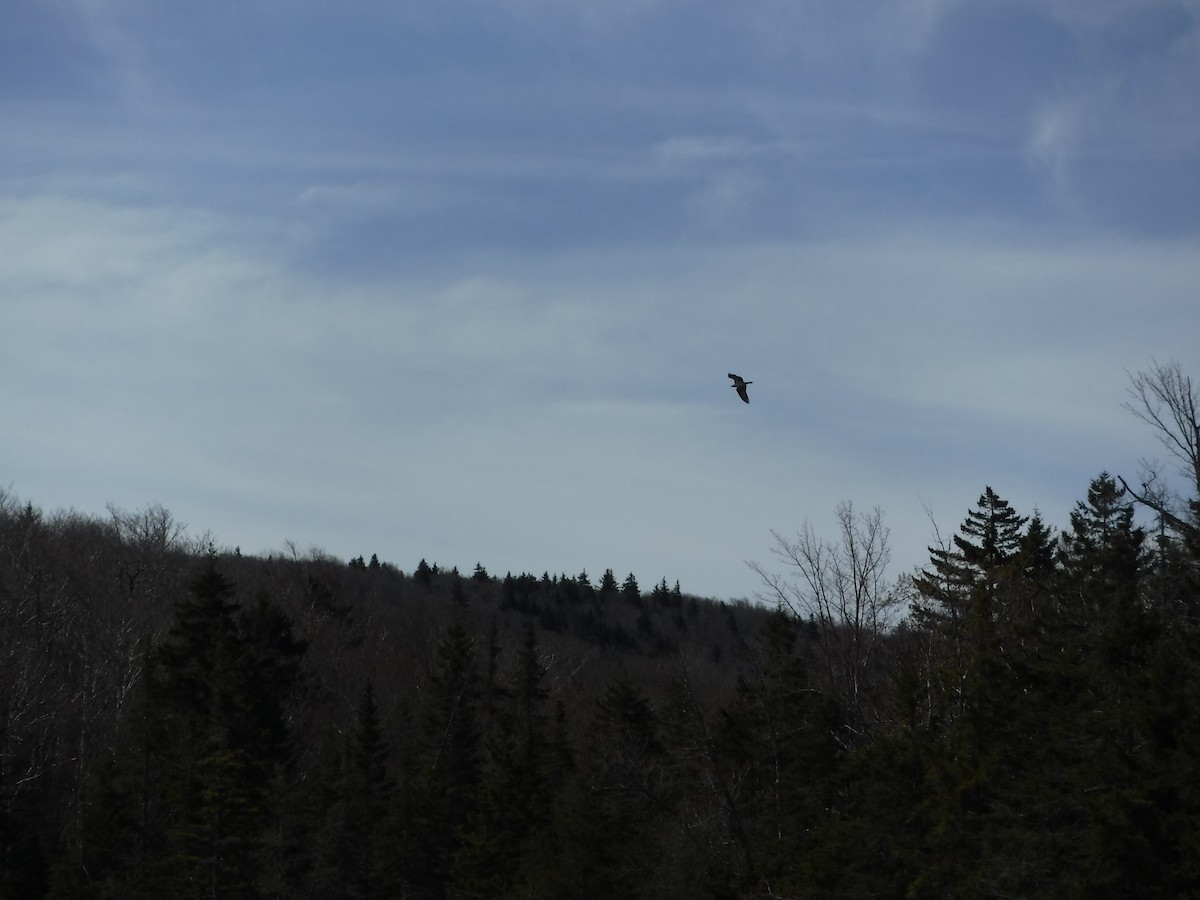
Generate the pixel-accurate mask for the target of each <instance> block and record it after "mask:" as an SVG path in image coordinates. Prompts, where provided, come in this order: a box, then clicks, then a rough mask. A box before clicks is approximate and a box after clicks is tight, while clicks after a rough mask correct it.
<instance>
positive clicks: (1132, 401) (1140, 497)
mask: <svg viewBox="0 0 1200 900" xmlns="http://www.w3.org/2000/svg"><path fill="white" fill-rule="evenodd" d="M1129 380H1130V386H1129V400H1128V401H1127V402H1126V403H1125V404H1124V406H1125V408H1126V409H1127V410H1129V411H1130V412H1131V413H1133V414H1134V415H1135V416H1137V418H1139V419H1141V420H1142V421H1143V422H1145V423H1146V424H1147V425H1149V426H1150V427H1151V429H1153V431H1154V432H1155V434H1156V436H1157V437H1158V439H1159V441H1161V442H1162V445H1163V446H1164V447H1166V448H1167V451H1168V452H1169V453H1170V454H1171V455H1172V456H1173V457H1175V459H1176V460H1177V461H1178V462H1179V465H1180V474H1181V475H1182V476H1183V477H1184V478H1185V479H1187V481H1188V490H1189V491H1190V492H1191V495H1192V496H1191V497H1190V498H1185V499H1184V500H1183V501H1182V502H1181V499H1180V498H1179V497H1178V496H1177V494H1175V493H1174V492H1173V491H1171V490H1170V489H1169V488H1168V487H1167V486H1166V485H1164V484H1163V482H1162V478H1161V476H1162V469H1161V466H1160V465H1159V464H1158V463H1157V462H1153V461H1146V460H1142V471H1141V473H1140V482H1141V484H1140V489H1138V490H1135V489H1133V488H1132V487H1130V486H1129V483H1128V482H1126V481H1125V479H1124V478H1121V479H1120V481H1121V486H1122V487H1124V488H1125V490H1126V491H1127V492H1128V494H1129V496H1131V497H1133V499H1134V500H1136V501H1137V502H1138V503H1140V504H1142V505H1143V506H1146V507H1148V508H1149V509H1152V510H1154V511H1155V512H1156V513H1158V515H1159V516H1161V517H1162V519H1163V521H1164V522H1165V523H1166V524H1167V525H1168V526H1170V527H1171V528H1174V529H1176V530H1177V531H1180V532H1183V533H1184V534H1188V535H1193V536H1194V534H1195V532H1196V529H1197V527H1198V523H1197V521H1196V516H1197V512H1196V510H1195V509H1194V505H1195V504H1196V503H1197V502H1200V417H1198V416H1197V405H1198V401H1197V396H1196V388H1195V386H1194V385H1193V384H1192V379H1191V377H1190V376H1187V375H1185V374H1183V370H1182V369H1181V368H1180V366H1179V363H1178V362H1175V361H1174V360H1172V361H1171V362H1168V363H1157V362H1156V363H1154V365H1153V367H1152V368H1151V369H1150V371H1148V372H1138V373H1136V374H1133V375H1130V376H1129ZM1188 506H1192V507H1193V510H1192V512H1191V513H1187V512H1183V511H1182V510H1183V509H1186V508H1187V507H1188ZM1189 519H1190V521H1189Z"/></svg>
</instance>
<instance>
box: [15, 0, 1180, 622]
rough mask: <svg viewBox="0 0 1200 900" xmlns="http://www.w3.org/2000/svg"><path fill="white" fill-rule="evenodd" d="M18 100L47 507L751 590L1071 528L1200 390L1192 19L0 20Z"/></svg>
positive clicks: (399, 2) (38, 495) (102, 10)
mask: <svg viewBox="0 0 1200 900" xmlns="http://www.w3.org/2000/svg"><path fill="white" fill-rule="evenodd" d="M0 116H2V119H3V122H4V127H3V129H2V130H0V248H2V251H0V310H2V313H3V318H2V325H0V421H2V422H3V423H4V424H3V431H2V437H0V489H3V490H5V491H6V492H8V493H9V494H12V495H16V496H17V497H18V498H19V499H20V500H22V501H28V502H32V503H33V504H34V505H35V506H39V507H41V508H42V509H43V510H46V511H53V510H75V511H78V512H80V513H84V514H87V515H98V516H106V515H107V512H106V510H107V509H108V508H109V507H113V508H116V509H123V510H138V509H142V508H145V507H147V506H148V505H150V504H161V506H163V507H165V508H166V509H167V510H169V511H170V512H171V513H172V515H173V516H174V517H175V519H176V520H177V521H179V522H181V523H183V524H185V525H186V526H187V529H188V533H189V534H190V535H193V536H198V535H205V534H207V535H210V536H211V538H212V539H213V540H214V541H215V542H216V543H217V544H218V546H221V547H225V548H232V547H235V546H236V547H239V548H240V549H241V550H242V552H244V553H255V554H259V553H261V554H266V553H272V552H282V551H284V550H285V548H289V547H290V548H299V549H300V551H301V552H310V551H319V552H322V553H327V554H331V555H333V556H336V557H339V558H341V559H347V560H348V559H350V558H352V557H355V556H358V555H364V556H366V557H367V558H369V557H370V555H371V554H377V555H378V557H379V559H380V560H381V561H384V562H390V563H393V564H395V565H397V566H398V567H400V568H401V569H403V570H405V571H411V570H412V569H414V568H415V567H416V565H417V563H418V561H419V560H421V559H425V560H427V561H428V562H429V563H431V564H434V563H436V564H438V565H440V566H442V567H443V568H451V567H457V568H459V569H460V570H462V571H464V572H469V571H471V570H472V569H473V568H474V566H475V564H476V563H480V564H482V565H483V566H484V567H485V568H486V569H487V570H488V571H489V572H491V573H492V574H495V575H503V574H504V573H505V572H508V571H511V572H512V573H514V574H518V573H521V572H531V573H533V574H536V575H540V574H541V573H543V572H549V573H551V574H552V575H553V574H560V573H565V574H572V575H573V574H578V573H580V572H582V571H586V572H588V573H589V575H590V576H591V577H592V578H593V580H595V579H598V577H599V575H600V574H601V573H602V572H603V571H604V570H605V569H608V568H611V569H612V570H613V571H614V572H615V573H616V575H617V578H618V580H622V579H623V578H624V576H625V575H626V574H629V573H632V574H634V575H635V577H636V578H637V580H638V582H639V584H640V585H641V586H642V587H643V589H647V590H648V589H649V588H650V587H652V586H653V585H655V584H657V583H658V582H659V581H660V580H661V579H666V580H667V581H668V583H670V584H672V585H673V584H674V583H675V582H676V581H678V582H679V583H680V586H681V588H682V590H684V591H685V592H688V593H693V594H698V595H701V596H707V597H714V598H720V599H735V598H748V599H753V598H755V597H756V596H758V595H760V594H761V593H762V592H763V591H764V585H763V583H762V581H761V580H760V578H759V576H758V575H756V574H755V572H754V571H753V570H752V569H751V568H750V566H749V565H747V564H748V563H751V562H758V563H760V564H762V565H763V566H764V567H766V568H767V569H774V570H777V571H780V572H783V571H784V570H783V569H782V566H781V564H779V562H778V560H777V559H776V558H775V557H774V556H773V554H772V546H773V544H774V538H773V533H777V534H779V535H781V536H783V537H785V538H792V537H794V536H795V535H796V534H797V533H799V532H800V531H801V530H802V529H803V528H804V527H805V526H806V524H808V525H810V526H811V527H812V529H813V531H814V532H815V533H817V534H818V535H822V536H827V537H828V539H829V540H831V541H832V540H835V539H836V537H837V533H836V519H835V509H836V508H837V506H838V505H839V504H841V503H846V502H849V503H852V504H854V506H855V507H856V508H857V509H859V510H860V511H864V512H865V511H870V510H871V509H874V508H876V507H878V508H879V509H880V510H881V511H882V513H883V515H884V519H885V523H886V524H887V526H888V527H889V529H890V547H891V551H892V572H893V574H894V575H895V576H897V577H898V576H900V575H901V574H903V573H904V572H907V571H911V570H912V569H913V568H915V567H918V566H921V565H923V564H927V563H928V559H929V557H928V550H927V548H928V547H929V545H930V544H931V543H934V542H935V539H936V536H937V535H938V534H940V535H941V536H942V537H943V538H944V537H945V536H946V535H947V534H949V533H953V532H954V530H955V529H956V528H957V527H958V526H959V525H960V524H961V523H962V521H963V519H964V518H965V516H966V513H967V511H968V510H969V509H971V508H972V507H973V506H974V505H975V502H976V501H977V500H978V498H979V495H980V494H982V493H983V490H984V488H985V487H987V486H991V487H992V488H993V489H994V490H995V491H996V492H997V493H998V494H999V495H1000V496H1001V497H1003V498H1005V499H1007V500H1009V501H1010V502H1011V503H1012V504H1013V506H1014V507H1015V508H1016V509H1017V511H1018V512H1020V513H1022V514H1026V515H1028V514H1030V513H1032V512H1034V511H1037V512H1039V513H1040V514H1041V515H1042V516H1043V518H1044V519H1045V520H1046V521H1047V522H1048V523H1049V524H1051V525H1054V526H1057V527H1060V528H1061V527H1062V526H1064V525H1065V524H1066V523H1067V519H1068V515H1069V512H1070V510H1071V509H1072V507H1073V506H1074V504H1075V503H1076V501H1078V500H1080V499H1083V498H1084V497H1085V496H1086V493H1087V487H1088V484H1089V483H1090V481H1091V480H1092V479H1093V478H1095V477H1096V476H1097V475H1099V474H1100V473H1101V472H1103V471H1108V472H1111V473H1114V474H1122V475H1125V476H1127V477H1129V476H1132V475H1135V474H1136V472H1137V469H1138V466H1139V460H1143V459H1149V460H1153V459H1165V458H1166V456H1165V453H1164V451H1163V450H1162V448H1161V447H1160V445H1159V444H1158V443H1157V441H1156V439H1155V437H1154V435H1153V434H1152V433H1151V432H1150V431H1148V430H1147V428H1146V426H1145V425H1143V424H1142V423H1140V422H1138V421H1137V419H1136V418H1134V417H1133V416H1132V415H1131V414H1130V412H1129V411H1128V410H1126V409H1125V408H1123V406H1122V404H1123V403H1124V402H1125V401H1127V400H1128V395H1127V391H1128V388H1129V379H1130V373H1133V372H1138V371H1144V370H1147V369H1148V368H1150V367H1151V366H1152V365H1153V364H1154V363H1155V361H1158V362H1166V361H1169V360H1174V361H1177V362H1178V363H1179V364H1180V366H1181V367H1182V369H1183V370H1184V372H1185V373H1188V374H1190V375H1192V376H1193V377H1194V378H1198V379H1200V302H1198V301H1200V297H1198V295H1197V286H1198V285H1200V2H1197V0H1089V2H1086V3H1083V2H1078V0H787V2H782V0H761V2H759V0H744V2H737V3H733V2H719V0H694V2H693V0H605V2H603V3H599V2H595V0H452V2H439V3H433V2H426V0H395V2H386V3H383V2H377V3H372V2H363V3H351V4H347V3H333V2H324V0H287V2H284V0H237V2H233V0H210V2H205V3H185V2H177V0H5V3H4V5H3V11H0ZM728 372H736V373H738V374H740V375H742V376H743V377H745V378H746V379H748V380H751V381H753V384H752V385H751V387H750V400H751V402H750V404H749V405H746V404H743V403H742V402H740V401H739V400H738V398H737V395H736V394H735V393H734V392H733V391H732V390H731V387H730V382H729V379H728V378H727V377H726V373H728Z"/></svg>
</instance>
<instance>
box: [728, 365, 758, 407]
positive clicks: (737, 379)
mask: <svg viewBox="0 0 1200 900" xmlns="http://www.w3.org/2000/svg"><path fill="white" fill-rule="evenodd" d="M729 377H730V378H732V379H733V385H732V387H733V389H734V390H735V391H737V395H738V396H739V397H741V398H742V402H743V403H749V402H750V395H749V394H748V393H746V385H748V384H753V382H751V381H746V380H745V379H744V378H742V376H741V375H734V374H733V373H732V372H730V373H729Z"/></svg>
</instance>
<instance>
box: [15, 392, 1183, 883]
mask: <svg viewBox="0 0 1200 900" xmlns="http://www.w3.org/2000/svg"><path fill="white" fill-rule="evenodd" d="M1164 373H1165V374H1170V372H1169V371H1167V370H1159V371H1158V372H1157V373H1156V374H1157V377H1158V379H1159V380H1158V381H1157V382H1156V383H1157V384H1158V385H1159V386H1164V385H1165V386H1166V387H1167V388H1170V387H1171V385H1175V386H1176V387H1178V388H1180V389H1181V390H1179V391H1177V392H1176V393H1170V392H1169V391H1168V393H1167V394H1166V397H1167V400H1168V401H1180V402H1178V403H1177V404H1176V405H1175V406H1173V407H1172V409H1178V410H1181V411H1182V417H1181V418H1174V417H1171V416H1159V417H1158V418H1157V420H1156V421H1158V422H1159V423H1161V424H1162V425H1163V428H1164V434H1166V435H1168V436H1170V435H1174V436H1175V437H1177V438H1179V441H1178V442H1177V443H1176V444H1175V446H1176V447H1177V448H1178V449H1179V451H1180V452H1179V456H1180V459H1181V460H1182V461H1183V462H1184V463H1185V468H1184V473H1185V474H1186V475H1187V476H1188V491H1189V494H1188V496H1185V497H1180V498H1178V499H1177V500H1172V498H1171V497H1170V496H1169V495H1168V493H1167V492H1165V491H1164V490H1162V484H1163V482H1162V481H1161V480H1160V479H1157V478H1156V477H1155V476H1154V473H1152V472H1148V473H1145V475H1144V477H1143V478H1142V479H1140V481H1139V485H1140V487H1139V488H1137V489H1131V488H1130V486H1129V485H1127V484H1126V483H1125V482H1124V481H1123V480H1122V479H1120V478H1119V477H1117V478H1114V477H1112V476H1110V475H1108V474H1107V473H1101V474H1100V475H1098V476H1097V477H1096V478H1095V479H1094V480H1093V481H1092V482H1091V484H1090V485H1089V486H1088V488H1087V492H1086V496H1085V497H1084V498H1083V499H1081V500H1080V501H1078V503H1077V504H1076V505H1075V506H1074V508H1073V509H1072V510H1070V511H1067V512H1069V520H1068V521H1069V524H1068V525H1067V527H1065V528H1064V529H1063V530H1062V531H1061V532H1057V533H1056V532H1055V531H1054V530H1053V529H1051V528H1050V527H1048V526H1047V524H1046V523H1045V521H1044V520H1042V518H1041V517H1040V516H1039V515H1038V514H1037V513H1036V512H1031V513H1028V514H1026V513H1022V512H1020V511H1018V510H1016V509H1014V508H1013V507H1012V506H1011V504H1010V503H1009V502H1008V501H1007V500H1005V499H1004V498H1003V497H1002V496H1000V495H999V494H998V493H997V492H996V491H994V490H992V489H991V488H990V487H989V488H986V489H985V490H984V491H983V493H982V494H981V496H980V497H979V498H978V501H977V502H976V503H975V504H974V505H973V506H972V507H971V508H970V509H969V511H968V513H967V515H966V517H965V519H964V520H963V521H962V523H961V524H960V525H959V526H958V528H957V530H956V531H955V533H954V534H953V535H950V536H949V537H948V539H947V540H945V541H944V542H939V543H938V545H937V546H935V547H933V548H931V550H930V558H929V562H928V564H927V565H925V566H923V567H922V568H921V569H920V570H919V571H917V572H915V573H913V574H912V575H911V576H903V577H901V578H900V579H897V580H889V579H888V578H886V577H885V575H884V572H885V569H886V564H887V561H888V560H887V534H886V529H885V528H884V527H883V525H882V517H881V515H880V514H879V513H877V512H876V513H872V514H867V515H862V514H858V513H856V512H855V511H854V510H853V509H852V508H850V507H848V506H847V507H843V508H842V509H841V510H839V514H840V516H839V522H840V525H841V531H840V533H839V535H838V536H837V538H836V539H835V540H833V541H827V540H824V539H822V538H820V537H818V536H817V535H815V534H814V533H813V532H812V531H811V529H808V528H807V526H806V529H805V531H804V532H802V534H801V535H800V537H799V538H798V539H797V540H796V541H794V542H790V541H786V540H782V539H779V540H778V546H777V548H776V549H777V553H778V555H779V557H780V562H781V565H782V566H783V567H784V569H785V570H786V572H785V574H783V575H775V574H772V573H770V572H768V571H766V570H763V573H764V577H765V581H766V585H767V588H768V593H773V594H774V595H775V596H776V598H777V599H778V600H779V604H778V606H779V608H778V609H777V610H768V609H766V608H765V607H756V606H751V605H748V604H744V603H742V604H722V603H716V602H712V601H708V600H702V599H699V598H695V597H691V596H688V595H686V594H684V593H682V592H681V591H680V590H678V588H677V587H668V585H667V583H666V581H665V580H664V581H663V582H661V583H660V584H659V585H657V586H656V587H655V588H654V589H652V590H651V591H649V592H645V591H643V590H642V589H641V588H640V586H638V585H637V583H636V580H635V579H633V578H632V577H630V578H627V579H625V580H624V581H623V582H618V580H617V578H616V577H615V576H614V575H613V574H612V572H605V573H604V574H603V576H602V577H601V578H600V579H599V580H598V582H596V583H592V581H591V579H590V578H588V576H587V575H586V573H581V574H580V575H578V576H563V575H559V576H550V575H549V574H545V575H542V576H540V577H537V576H533V575H529V574H523V575H520V576H512V575H506V576H505V577H503V578H500V577H497V576H494V575H492V574H490V573H488V572H487V571H486V570H485V569H484V568H483V567H482V566H477V567H476V569H475V571H474V572H473V573H471V574H470V575H463V574H460V573H458V572H456V571H453V570H451V571H445V570H441V569H439V568H438V567H436V566H431V565H427V564H425V563H424V562H422V563H421V564H419V565H418V566H417V567H416V568H415V569H414V571H413V572H412V573H404V572H401V571H400V570H398V569H396V568H395V567H393V566H391V565H388V564H386V563H380V562H379V560H378V559H377V558H376V557H372V558H371V560H370V562H367V561H366V560H364V559H363V558H362V557H359V558H356V559H354V560H351V561H350V563H349V564H346V563H343V562H339V561H337V560H332V559H329V558H327V557H325V556H323V555H321V554H319V553H311V554H308V555H301V554H299V553H296V552H291V553H288V554H285V555H283V556H275V557H271V558H267V559H260V558H249V557H242V556H241V555H239V554H237V553H219V552H216V551H215V550H213V549H212V548H211V547H208V548H207V549H206V548H205V547H204V546H196V545H192V544H189V543H188V542H187V541H186V540H185V539H184V537H183V535H182V532H181V530H180V529H179V528H177V527H176V526H175V525H174V523H173V522H172V520H171V517H170V515H169V514H168V513H166V512H165V511H164V510H162V509H159V508H155V507H152V508H150V509H149V510H147V511H145V512H143V513H136V514H126V513H121V512H119V511H114V513H113V515H112V516H111V518H110V520H107V521H95V520H89V519H86V518H83V517H79V516H75V515H71V514H57V515H54V516H46V515H44V514H42V513H40V512H39V511H37V510H36V509H34V508H33V507H32V506H29V505H22V504H20V503H19V502H17V501H15V500H14V499H13V498H6V499H5V501H4V502H3V503H0V560H2V565H3V569H2V570H0V602H2V607H0V612H2V615H3V627H4V645H3V659H2V660H0V664H2V667H3V668H2V669H0V675H2V677H3V682H2V688H3V691H4V694H3V698H2V700H3V707H2V708H0V713H2V715H3V718H2V719H0V724H2V727H3V732H2V734H0V761H2V762H3V769H2V772H0V792H2V794H0V797H2V800H3V806H2V808H0V841H2V843H3V872H2V875H3V891H4V896H5V897H54V898H60V897H163V896H171V897H202V896H203V897H247V898H250V897H320V898H331V897H332V898H338V897H344V898H376V897H378V898H384V897H404V898H446V897H456V898H457V897H472V898H473V897H478V898H485V897H486V898H502V897H514V898H515V897H528V898H556V897H604V898H609V897H656V898H661V897H668V898H669V897H678V898H695V897H706V896H707V897H730V898H733V897H742V898H772V897H829V898H833V897H896V898H901V897H909V898H911V897H920V898H926V897H927V898H946V897H962V898H977V897H1022V898H1036V897H1046V898H1051V897H1053V898H1061V897H1080V898H1083V897H1087V898H1091V897H1098V896H1103V897H1140V898H1150V897H1163V898H1165V897H1181V896H1194V895H1196V894H1197V893H1200V717H1198V716H1197V703H1198V701H1200V617H1198V616H1200V450H1198V445H1200V429H1198V428H1197V420H1196V418H1195V405H1194V402H1193V404H1192V406H1191V407H1190V410H1191V412H1190V413H1189V412H1188V410H1189V407H1187V406H1186V405H1185V404H1184V403H1183V402H1182V401H1183V400H1186V399H1187V398H1193V400H1194V396H1195V395H1194V393H1193V392H1192V391H1191V387H1190V382H1187V381H1176V382H1167V381H1164V380H1163V375H1164ZM1146 384H1147V383H1146V382H1143V386H1145V385H1146ZM1136 386H1137V382H1135V388H1136ZM1151 386H1153V385H1151ZM1151 396H1152V395H1151ZM1146 408H1147V409H1150V408H1151V407H1146ZM1189 415H1190V418H1189ZM1180 422H1181V423H1182V424H1183V426H1184V427H1183V428H1178V427H1176V425H1177V424H1178V423H1180ZM1193 476H1194V478H1193ZM1135 504H1139V505H1141V506H1142V507H1143V508H1144V509H1146V510H1149V511H1150V512H1151V514H1152V515H1151V516H1150V523H1149V524H1148V525H1147V526H1143V525H1140V524H1139V523H1138V520H1137V518H1136V517H1135ZM202 543H203V542H201V544H202Z"/></svg>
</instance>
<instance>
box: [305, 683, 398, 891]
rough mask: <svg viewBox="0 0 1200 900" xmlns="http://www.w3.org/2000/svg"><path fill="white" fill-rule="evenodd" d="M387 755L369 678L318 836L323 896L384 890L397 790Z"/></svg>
mask: <svg viewBox="0 0 1200 900" xmlns="http://www.w3.org/2000/svg"><path fill="white" fill-rule="evenodd" d="M388 754H389V749H388V745H387V742H386V740H385V739H384V737H383V731H382V728H381V725H380V721H379V713H378V710H377V708H376V706H375V689H374V685H373V684H372V683H371V682H370V681H369V680H368V681H367V683H366V685H365V687H364V688H363V693H362V699H361V700H360V702H359V705H358V710H357V713H356V715H355V720H354V726H353V728H352V729H351V730H350V735H349V740H348V741H347V746H346V750H345V754H344V757H343V761H342V765H341V771H340V773H339V776H338V778H337V780H336V782H335V783H334V785H333V789H332V803H331V805H330V807H329V810H328V811H327V813H326V817H325V823H324V825H323V828H322V830H321V833H320V834H319V836H318V843H319V857H318V860H317V871H316V874H315V878H314V882H315V885H316V886H317V887H319V889H320V892H321V896H323V897H330V898H337V897H343V898H371V897H375V896H378V895H380V894H381V893H382V887H381V879H382V877H383V871H384V864H383V861H382V860H381V859H380V854H381V852H382V851H383V849H384V848H383V834H384V825H385V821H386V817H387V813H388V809H389V804H390V800H391V794H392V790H393V784H392V781H391V779H390V778H389V777H388V771H387V763H388Z"/></svg>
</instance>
